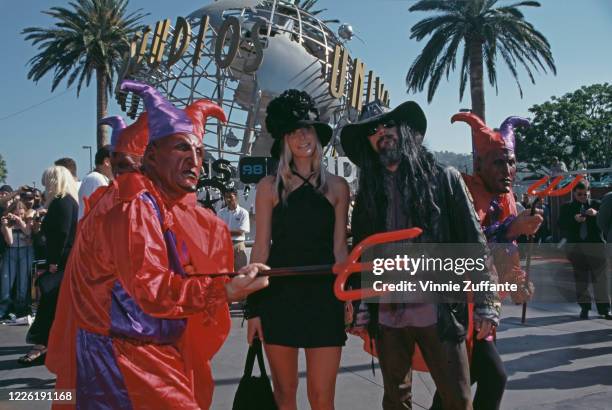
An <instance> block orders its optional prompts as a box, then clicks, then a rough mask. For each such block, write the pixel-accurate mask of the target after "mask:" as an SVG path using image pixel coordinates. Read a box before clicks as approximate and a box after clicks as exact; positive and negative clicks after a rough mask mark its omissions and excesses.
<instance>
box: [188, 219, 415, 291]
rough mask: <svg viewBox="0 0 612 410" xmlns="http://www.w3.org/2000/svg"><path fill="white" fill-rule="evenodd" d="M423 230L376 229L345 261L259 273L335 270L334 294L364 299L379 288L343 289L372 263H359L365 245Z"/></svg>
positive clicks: (281, 274) (411, 236) (280, 274)
mask: <svg viewBox="0 0 612 410" xmlns="http://www.w3.org/2000/svg"><path fill="white" fill-rule="evenodd" d="M422 232H423V230H422V229H421V228H409V229H401V230H398V231H391V232H383V233H377V234H374V235H371V236H368V237H367V238H365V239H364V240H363V241H361V242H359V244H357V246H355V247H353V250H352V251H351V253H350V254H349V256H348V257H347V260H346V262H343V263H336V264H335V265H312V266H296V267H288V268H273V269H269V270H265V271H261V272H259V273H258V275H260V276H272V277H287V276H302V275H330V274H332V272H333V273H335V274H336V275H337V277H336V281H335V282H334V293H335V294H336V297H337V298H338V299H340V300H342V301H348V300H357V299H364V298H368V297H372V296H377V295H380V294H382V292H376V291H374V290H373V289H356V290H345V289H344V287H345V284H346V280H347V279H348V278H349V276H351V275H352V274H353V273H355V272H360V271H362V270H367V269H369V268H370V267H371V265H372V264H371V263H360V262H357V261H358V260H359V258H360V257H361V254H362V253H363V250H364V249H365V248H366V247H369V246H372V245H381V244H383V243H388V242H396V241H403V240H407V239H414V238H416V237H417V236H419V235H420V234H421V233H422ZM237 275H239V273H238V272H225V273H196V274H193V275H190V276H211V277H215V276H237Z"/></svg>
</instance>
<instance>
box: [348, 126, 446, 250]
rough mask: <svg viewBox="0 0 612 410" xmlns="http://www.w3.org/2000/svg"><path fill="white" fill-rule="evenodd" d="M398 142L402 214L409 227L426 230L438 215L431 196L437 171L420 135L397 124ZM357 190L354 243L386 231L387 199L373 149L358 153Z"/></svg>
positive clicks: (407, 127)
mask: <svg viewBox="0 0 612 410" xmlns="http://www.w3.org/2000/svg"><path fill="white" fill-rule="evenodd" d="M397 128H398V136H399V139H398V143H399V148H400V151H401V157H402V159H401V160H400V163H399V167H398V170H397V171H396V172H397V173H398V174H397V177H398V178H399V181H402V182H403V183H401V186H400V193H401V196H402V206H403V208H404V212H405V214H406V215H407V216H409V217H410V221H411V225H412V226H418V227H421V228H423V230H424V231H427V230H428V229H429V228H430V226H431V221H432V220H433V219H435V218H437V217H438V216H439V214H440V208H439V207H438V205H437V204H436V200H435V196H434V193H433V186H434V184H435V180H436V175H437V173H438V172H439V171H438V166H437V165H436V162H435V160H434V157H433V155H432V154H431V153H430V152H429V151H428V150H427V148H425V147H424V146H423V145H422V139H423V137H422V135H420V134H419V133H418V132H416V131H414V130H413V129H412V128H410V126H408V125H406V124H399V125H398V126H397ZM361 154H362V161H361V164H362V166H361V170H360V175H359V189H358V191H357V198H356V200H355V208H354V212H353V218H352V231H353V235H354V238H355V243H357V242H359V241H361V240H362V239H363V238H364V237H366V236H368V235H371V234H373V233H376V232H381V231H385V230H386V226H385V225H386V214H387V205H388V202H387V196H386V193H385V186H384V166H383V164H382V163H381V162H380V159H379V158H378V154H377V153H376V152H374V150H373V149H370V148H369V147H367V146H366V147H365V149H363V150H362V153H361Z"/></svg>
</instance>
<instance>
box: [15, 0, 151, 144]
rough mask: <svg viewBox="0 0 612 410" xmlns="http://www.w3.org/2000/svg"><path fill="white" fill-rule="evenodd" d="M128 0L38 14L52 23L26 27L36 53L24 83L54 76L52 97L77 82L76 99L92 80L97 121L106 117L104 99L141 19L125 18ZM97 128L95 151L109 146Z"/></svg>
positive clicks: (86, 1)
mask: <svg viewBox="0 0 612 410" xmlns="http://www.w3.org/2000/svg"><path fill="white" fill-rule="evenodd" d="M127 5H128V0H75V1H74V2H71V3H70V8H65V7H52V8H51V9H50V10H48V11H43V14H47V15H49V16H51V17H53V18H54V19H55V20H56V22H55V24H54V26H53V27H52V28H40V27H28V28H26V29H24V30H23V31H22V34H24V35H25V40H26V41H32V45H33V46H38V50H39V53H38V54H37V55H35V56H34V57H32V58H31V59H30V61H28V65H29V66H30V71H29V72H28V79H31V80H33V81H34V82H38V80H40V79H41V78H42V77H44V76H45V75H46V74H47V73H49V72H51V71H52V72H53V82H52V84H51V91H54V90H55V88H56V87H57V86H58V85H59V83H60V82H61V81H62V80H63V79H65V78H66V77H67V81H66V82H67V85H66V86H67V87H70V86H72V84H73V83H74V82H75V81H77V80H78V81H77V97H78V96H79V94H80V92H81V87H82V86H83V83H85V85H86V86H89V83H90V81H91V77H92V76H93V74H95V76H96V91H97V113H96V118H97V121H99V120H100V119H102V118H104V117H106V115H107V105H108V95H109V93H110V92H111V88H112V83H113V77H114V75H115V72H116V71H117V67H118V66H119V61H120V60H121V58H122V56H123V55H124V54H125V53H126V52H127V51H128V50H129V47H130V44H129V41H130V39H131V37H132V35H133V34H134V33H136V32H137V31H139V30H141V29H142V26H141V25H139V24H138V22H139V21H140V19H142V18H143V17H144V16H146V14H142V13H140V9H139V10H137V11H136V12H133V13H129V14H127V13H126V8H127ZM97 121H96V126H97V142H98V148H99V147H101V146H103V145H106V144H107V143H108V136H107V134H106V129H105V127H104V126H102V125H98V122H97Z"/></svg>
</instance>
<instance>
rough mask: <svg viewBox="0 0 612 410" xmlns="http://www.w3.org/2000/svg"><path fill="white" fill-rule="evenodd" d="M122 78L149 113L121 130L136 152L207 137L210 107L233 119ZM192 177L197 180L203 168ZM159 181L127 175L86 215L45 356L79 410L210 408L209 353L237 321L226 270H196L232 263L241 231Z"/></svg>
mask: <svg viewBox="0 0 612 410" xmlns="http://www.w3.org/2000/svg"><path fill="white" fill-rule="evenodd" d="M121 87H122V90H124V91H132V92H134V93H136V94H138V95H139V96H140V97H141V98H143V100H144V102H145V108H146V110H147V115H146V116H141V118H140V119H139V120H138V121H136V122H135V123H134V124H132V126H130V127H127V128H125V129H122V131H121V134H120V135H119V138H120V139H121V137H122V136H123V135H126V136H127V135H130V138H129V140H130V141H127V140H126V141H124V143H128V142H129V143H131V144H133V145H134V147H135V148H137V149H136V151H135V152H132V154H139V153H143V152H144V147H145V146H146V145H147V140H148V143H149V144H153V143H155V142H158V141H159V142H160V143H162V144H163V143H164V142H163V141H164V139H165V138H173V136H175V135H177V134H183V135H187V134H190V135H192V136H196V137H198V138H200V139H201V137H202V136H203V133H204V126H205V122H206V118H207V117H208V116H214V117H216V118H218V119H219V120H222V121H225V115H224V113H223V111H222V109H221V108H220V107H219V106H217V105H215V104H213V103H212V102H210V101H204V100H200V101H196V102H194V103H193V104H191V105H190V106H189V107H187V108H186V109H185V110H184V111H183V110H179V109H177V108H176V107H174V106H172V105H171V104H170V103H169V102H168V101H166V100H165V98H163V96H161V94H159V93H158V92H157V91H156V90H155V89H153V88H152V87H150V86H148V85H146V84H142V83H138V82H136V81H130V80H126V81H124V82H123V83H122V85H121ZM143 118H145V119H143ZM147 128H148V129H147ZM147 136H148V138H146V137H147ZM126 138H127V137H126ZM134 147H133V148H134ZM190 149H191V148H190ZM140 155H142V154H140ZM168 158H169V159H172V158H171V157H168ZM159 168H162V167H159ZM183 174H185V175H186V176H184V175H183V176H181V177H182V178H183V179H185V178H187V179H190V180H195V182H197V173H196V172H193V171H189V172H187V171H185V172H183ZM156 181H159V179H158V180H156V179H154V178H152V177H149V173H148V172H147V168H146V167H145V172H144V174H141V173H140V172H135V171H132V172H125V173H123V174H121V175H119V176H118V177H117V179H116V181H115V182H114V183H113V184H112V185H111V186H110V187H108V188H107V189H106V190H104V191H103V192H101V193H99V194H97V196H96V198H95V201H91V203H90V207H91V208H90V211H89V213H88V214H87V215H86V217H85V218H83V220H82V221H81V224H80V227H79V233H78V237H77V240H76V241H75V245H74V248H73V250H72V254H71V256H70V259H69V262H68V266H67V269H66V275H65V277H64V280H63V282H64V283H63V285H62V288H61V294H60V301H59V306H58V317H57V318H56V320H55V323H54V326H53V329H52V333H51V337H50V343H49V352H48V357H47V362H46V365H47V367H48V368H49V369H50V370H51V371H52V372H54V373H56V374H57V383H56V389H74V390H75V392H76V408H87V409H145V408H146V409H159V408H164V409H177V408H181V409H208V408H209V407H210V404H211V401H212V391H213V381H212V374H211V370H210V365H209V361H210V359H211V358H212V356H213V355H214V354H215V353H216V351H217V350H218V349H219V348H220V347H221V345H222V343H223V342H224V340H225V338H226V336H227V334H228V332H229V328H230V319H229V312H228V308H227V301H228V291H227V288H226V283H227V281H228V279H227V278H225V277H214V278H211V277H207V276H203V275H197V276H196V275H194V273H195V272H228V271H231V270H232V267H233V251H232V242H231V237H230V234H229V231H228V229H227V227H226V226H225V224H224V223H223V222H222V221H221V220H219V219H218V218H216V217H215V216H214V215H213V214H212V213H211V212H210V211H208V210H205V209H203V208H200V207H197V206H196V198H195V194H194V193H187V192H185V194H184V195H182V196H180V197H178V198H176V197H173V198H170V197H169V196H168V195H165V193H164V192H166V191H164V190H163V189H161V188H162V185H161V184H160V183H159V182H156ZM56 407H57V408H61V407H62V406H57V405H56ZM71 407H72V406H71Z"/></svg>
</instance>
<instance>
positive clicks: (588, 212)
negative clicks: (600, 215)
mask: <svg viewBox="0 0 612 410" xmlns="http://www.w3.org/2000/svg"><path fill="white" fill-rule="evenodd" d="M584 213H585V214H586V215H588V216H596V215H597V210H595V209H593V208H589V209H587V210H586V211H585V212H584Z"/></svg>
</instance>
